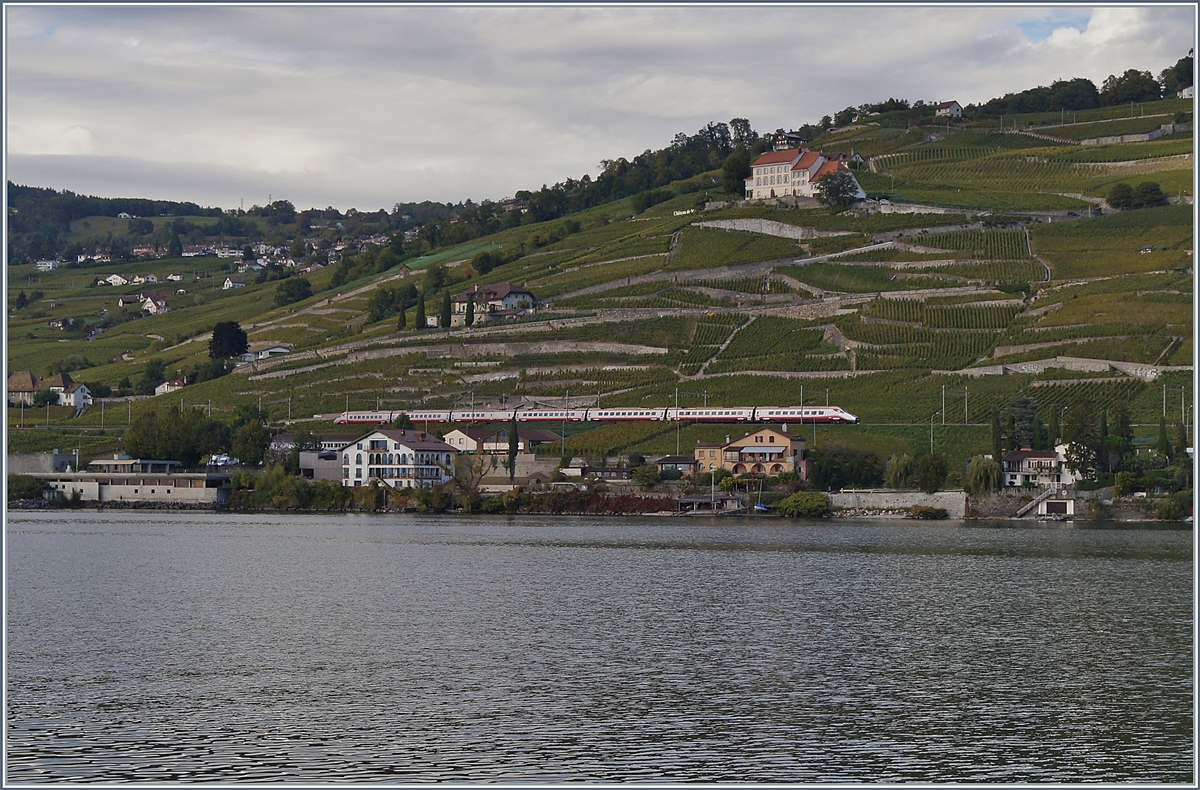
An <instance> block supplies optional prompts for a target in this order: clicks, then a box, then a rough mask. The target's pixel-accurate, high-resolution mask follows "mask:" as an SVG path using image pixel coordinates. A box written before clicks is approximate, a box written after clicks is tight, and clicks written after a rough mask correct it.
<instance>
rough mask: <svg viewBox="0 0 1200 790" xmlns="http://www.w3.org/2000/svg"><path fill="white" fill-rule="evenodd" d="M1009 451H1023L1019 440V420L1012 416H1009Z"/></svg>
mask: <svg viewBox="0 0 1200 790" xmlns="http://www.w3.org/2000/svg"><path fill="white" fill-rule="evenodd" d="M1008 449H1009V450H1020V449H1021V440H1020V439H1019V438H1017V418H1016V417H1014V416H1013V415H1011V414H1010V415H1008Z"/></svg>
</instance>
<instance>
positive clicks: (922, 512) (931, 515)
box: [908, 505, 950, 519]
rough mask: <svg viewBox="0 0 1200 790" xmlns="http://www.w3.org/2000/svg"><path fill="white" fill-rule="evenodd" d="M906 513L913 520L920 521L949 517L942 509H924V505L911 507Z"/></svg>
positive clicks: (944, 509)
mask: <svg viewBox="0 0 1200 790" xmlns="http://www.w3.org/2000/svg"><path fill="white" fill-rule="evenodd" d="M908 512H909V513H910V514H911V515H912V517H913V518H920V519H943V518H949V517H950V514H949V513H948V512H947V511H946V508H944V507H925V506H924V505H913V506H912V507H911V508H910V509H909V511H908Z"/></svg>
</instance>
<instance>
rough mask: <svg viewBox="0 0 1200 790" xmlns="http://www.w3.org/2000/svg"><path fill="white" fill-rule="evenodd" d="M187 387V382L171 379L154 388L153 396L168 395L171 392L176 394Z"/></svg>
mask: <svg viewBox="0 0 1200 790" xmlns="http://www.w3.org/2000/svg"><path fill="white" fill-rule="evenodd" d="M186 386H187V382H186V381H184V380H183V379H171V380H170V381H164V382H163V383H162V384H159V385H158V386H157V387H155V388H154V394H155V395H170V394H171V393H172V392H178V391H179V390H181V389H183V388H184V387H186Z"/></svg>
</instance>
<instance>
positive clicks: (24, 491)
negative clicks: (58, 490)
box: [8, 475, 50, 502]
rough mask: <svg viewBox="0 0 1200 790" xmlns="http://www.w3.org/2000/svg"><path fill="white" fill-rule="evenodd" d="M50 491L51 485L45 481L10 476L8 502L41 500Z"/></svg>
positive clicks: (27, 476) (21, 476)
mask: <svg viewBox="0 0 1200 790" xmlns="http://www.w3.org/2000/svg"><path fill="white" fill-rule="evenodd" d="M49 490H50V484H49V483H47V482H46V481H45V480H41V479H39V478H36V477H30V476H29V475H9V476H8V501H9V502H12V501H14V500H17V499H41V498H42V494H44V493H46V492H47V491H49Z"/></svg>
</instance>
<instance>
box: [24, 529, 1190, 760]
mask: <svg viewBox="0 0 1200 790" xmlns="http://www.w3.org/2000/svg"><path fill="white" fill-rule="evenodd" d="M1192 542H1193V534H1192V532H1191V531H1174V530H1162V529H1113V528H1110V529H1083V528H1063V527H1061V526H1053V527H1042V528H1036V527H1035V528H1017V527H1014V526H1012V525H987V524H980V525H976V524H972V525H969V526H968V525H964V524H962V523H953V522H951V523H942V524H937V525H923V524H917V523H914V522H903V521H831V522H821V523H811V522H784V521H779V520H726V519H716V520H690V519H670V518H668V519H663V518H630V519H596V518H572V519H569V520H568V519H554V518H531V517H514V518H511V519H508V520H506V519H503V518H459V517H421V516H404V517H385V516H341V515H339V516H297V515H249V516H245V515H211V514H173V513H172V514H164V513H135V512H125V513H121V512H102V513H95V512H73V513H61V512H60V513H44V512H33V513H10V514H9V521H8V567H7V578H8V591H7V592H8V623H7V627H8V646H7V647H8V656H7V659H8V688H7V693H8V711H7V726H8V731H7V736H8V738H7V759H8V762H7V771H8V775H7V780H8V781H9V782H48V781H70V782H87V781H104V780H108V781H121V782H128V781H159V782H161V781H202V780H206V781H246V782H319V781H347V780H357V781H377V782H386V783H401V782H410V781H426V780H453V781H462V782H477V781H496V782H505V781H507V782H527V783H528V782H562V781H565V780H579V779H591V780H598V781H628V780H652V781H659V782H662V781H687V780H705V781H791V782H805V781H822V782H841V781H849V782H859V781H912V780H956V781H964V782H974V781H1007V782H1013V781H1072V780H1104V781H1127V780H1135V781H1139V782H1150V781H1162V782H1190V781H1192V767H1193V748H1194V747H1193V740H1192V736H1193V716H1192V709H1193V675H1192V661H1193V654H1192V622H1193V586H1194V585H1193V569H1192Z"/></svg>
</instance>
